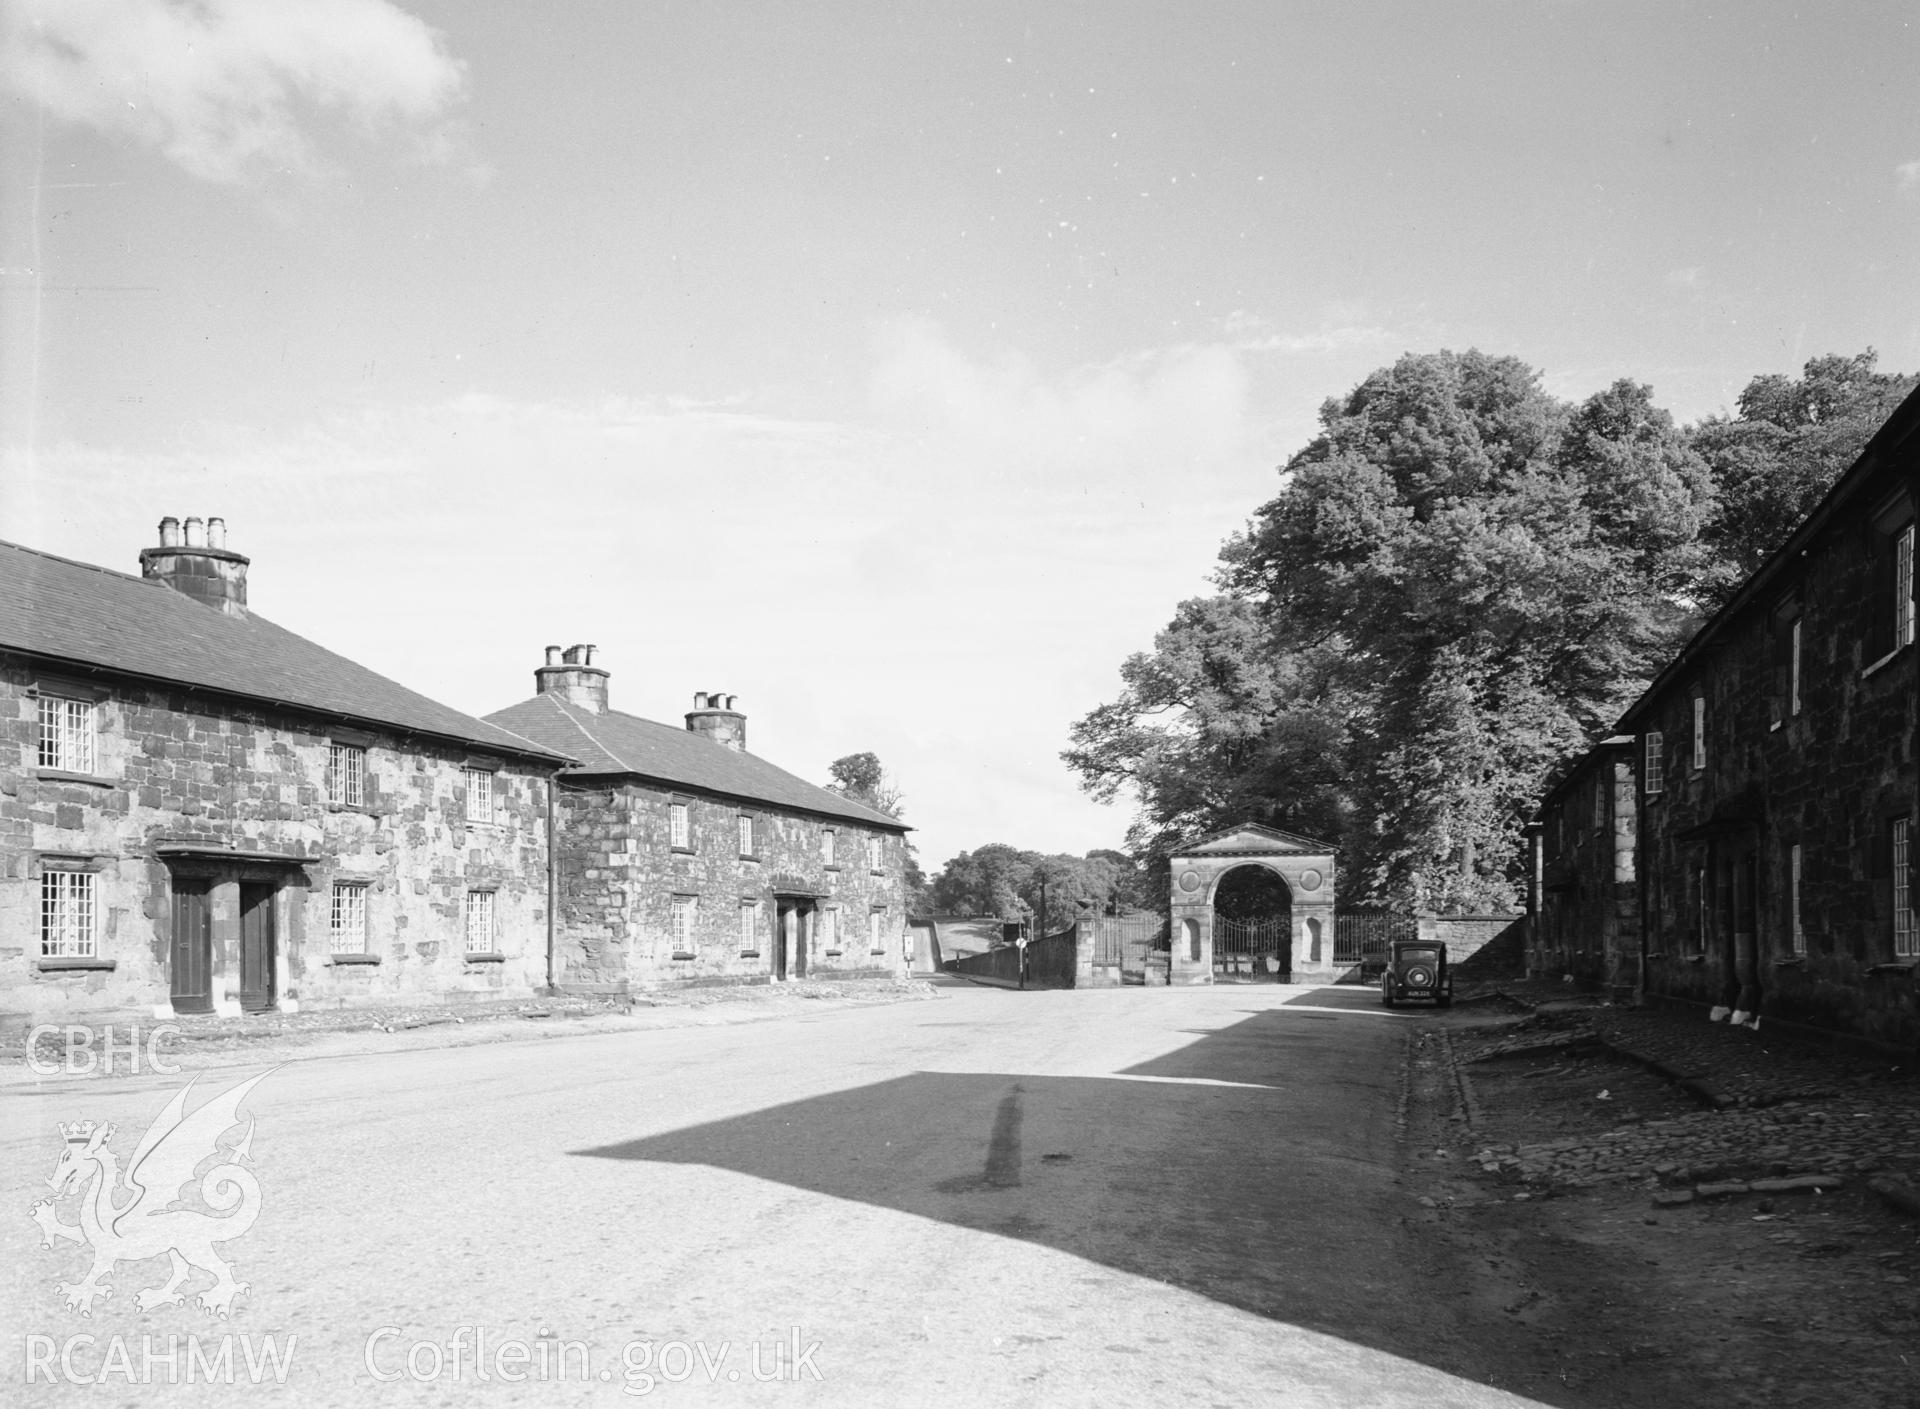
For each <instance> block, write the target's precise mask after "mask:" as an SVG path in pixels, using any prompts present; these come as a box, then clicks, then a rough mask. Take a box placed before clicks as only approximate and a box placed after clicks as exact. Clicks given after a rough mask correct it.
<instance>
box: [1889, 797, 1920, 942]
mask: <svg viewBox="0 0 1920 1409" xmlns="http://www.w3.org/2000/svg"><path fill="white" fill-rule="evenodd" d="M1912 822H1913V819H1912V818H1910V817H1896V818H1894V819H1893V848H1892V850H1893V952H1894V954H1895V955H1897V956H1898V957H1900V958H1903V959H1904V958H1912V957H1915V956H1920V935H1916V933H1915V927H1914V916H1913V881H1912V876H1911V873H1910V872H1909V871H1908V869H1907V868H1908V867H1909V866H1910V865H1911V864H1912V855H1913V854H1912V852H1911V851H1910V850H1909V848H1910V847H1911V846H1912V845H1913V840H1912Z"/></svg>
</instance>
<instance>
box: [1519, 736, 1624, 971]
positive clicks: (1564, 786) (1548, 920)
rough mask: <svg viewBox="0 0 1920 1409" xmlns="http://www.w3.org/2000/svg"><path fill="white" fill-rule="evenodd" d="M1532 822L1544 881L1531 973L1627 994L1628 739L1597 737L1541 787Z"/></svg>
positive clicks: (1531, 947)
mask: <svg viewBox="0 0 1920 1409" xmlns="http://www.w3.org/2000/svg"><path fill="white" fill-rule="evenodd" d="M1537 821H1538V828H1537V831H1536V833H1535V835H1536V837H1537V843H1536V844H1537V845H1538V846H1539V848H1540V853H1541V854H1540V858H1539V872H1540V878H1541V882H1542V885H1541V892H1540V895H1539V897H1538V901H1537V904H1538V914H1539V924H1537V925H1536V926H1534V928H1533V933H1532V935H1531V942H1530V946H1529V953H1528V964H1527V967H1528V970H1529V972H1531V973H1534V974H1537V975H1544V976H1546V977H1550V978H1562V977H1567V976H1571V977H1572V978H1573V980H1574V981H1575V982H1576V983H1577V984H1579V985H1580V986H1581V987H1583V988H1587V989H1590V990H1591V989H1598V990H1605V991H1606V992H1608V993H1610V994H1612V995H1614V996H1616V997H1620V998H1626V997H1630V996H1631V995H1632V993H1633V991H1634V989H1635V987H1636V985H1637V983H1638V979H1639V971H1640V925H1639V883H1638V880H1637V871H1636V866H1637V858H1636V847H1637V844H1638V840H1637V839H1638V833H1639V821H1638V795H1637V792H1636V788H1635V784H1634V771H1633V760H1632V747H1631V745H1630V744H1629V745H1625V746H1623V745H1621V744H1619V743H1617V742H1615V743H1609V744H1600V745H1596V746H1595V747H1594V748H1593V750H1591V751H1590V752H1589V753H1588V754H1587V755H1586V756H1585V757H1583V758H1581V759H1580V760H1579V761H1578V763H1576V765H1575V766H1574V768H1573V769H1572V770H1571V771H1570V772H1569V773H1568V775H1567V776H1566V777H1565V778H1564V779H1563V780H1562V781H1561V782H1560V784H1559V785H1558V786H1556V787H1555V788H1554V790H1553V791H1552V792H1551V793H1549V794H1548V796H1547V800H1546V802H1545V803H1544V804H1543V805H1542V807H1541V809H1540V815H1539V817H1538V819H1537Z"/></svg>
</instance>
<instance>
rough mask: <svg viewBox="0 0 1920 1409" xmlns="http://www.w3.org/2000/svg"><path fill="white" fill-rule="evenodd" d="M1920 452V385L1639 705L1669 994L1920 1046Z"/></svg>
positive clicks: (1643, 846) (1653, 979) (1661, 991)
mask: <svg viewBox="0 0 1920 1409" xmlns="http://www.w3.org/2000/svg"><path fill="white" fill-rule="evenodd" d="M1916 466H1920V393H1916V394H1915V395H1913V396H1910V397H1909V398H1908V399H1907V400H1906V401H1905V402H1904V403H1903V404H1902V405H1901V406H1900V408H1899V409H1898V410H1897V411H1896V412H1895V413H1894V415H1893V416H1892V418H1891V419H1890V420H1889V421H1888V422H1887V424H1886V425H1885V426H1883V427H1882V428H1881V429H1880V431H1879V432H1878V433H1877V434H1876V435H1875V436H1874V438H1873V439H1872V440H1871V441H1870V442H1869V443H1868V445H1867V447H1866V450H1865V452H1864V453H1863V454H1862V455H1861V457H1860V459H1859V460H1858V461H1856V462H1855V464H1854V465H1853V466H1852V467H1851V468H1850V469H1849V470H1848V471H1847V473H1846V474H1845V475H1843V476H1842V477H1841V478H1840V480H1839V481H1838V482H1837V483H1836V484H1835V485H1834V486H1833V488H1832V490H1831V491H1830V492H1829V493H1828V494H1827V495H1826V497H1825V498H1824V499H1823V500H1822V501H1821V502H1820V504H1819V505H1818V507H1817V508H1815V509H1814V511H1813V512H1812V514H1811V515H1809V516H1808V518H1807V519H1806V520H1805V522H1803V523H1802V524H1801V525H1800V526H1799V527H1798V528H1797V529H1795V530H1794V532H1793V535H1792V536H1791V537H1790V538H1789V539H1788V540H1787V541H1786V543H1785V544H1784V545H1783V546H1782V547H1781V549H1780V550H1779V551H1778V552H1777V553H1775V554H1774V555H1773V556H1772V557H1771V558H1770V559H1769V560H1768V561H1767V562H1766V563H1765V564H1764V565H1762V566H1761V568H1760V569H1759V570H1758V571H1757V572H1755V573H1754V574H1753V576H1752V577H1751V578H1749V579H1748V580H1747V581H1746V582H1745V583H1744V584H1742V586H1741V587H1740V589H1739V591H1738V592H1737V593H1736V594H1735V596H1734V597H1733V598H1732V600H1731V601H1729V602H1728V604H1727V605H1726V606H1725V608H1723V609H1722V610H1721V611H1720V612H1719V613H1717V614H1716V615H1715V616H1714V617H1713V618H1712V619H1711V620H1710V621H1709V622H1708V623H1707V624H1706V625H1705V626H1704V627H1703V628H1702V629H1701V630H1700V632H1699V633H1698V634H1697V635H1696V636H1695V637H1694V638H1693V640H1692V641H1691V642H1689V643H1688V645H1687V647H1686V648H1685V649H1684V650H1683V651H1682V652H1681V653H1680V655H1679V657H1678V658H1677V659H1675V660H1674V661H1673V662H1672V664H1670V665H1669V666H1668V667H1667V668H1666V669H1665V670H1664V671H1663V672H1661V674H1660V676H1659V677H1658V678H1657V679H1656V680H1655V681H1654V682H1653V685H1652V686H1651V687H1650V688H1649V689H1648V690H1647V692H1646V694H1645V695H1643V696H1642V697H1641V698H1640V700H1639V701H1638V702H1637V703H1636V704H1635V705H1634V706H1633V707H1632V708H1631V709H1630V710H1629V711H1628V712H1627V713H1626V715H1625V716H1624V717H1623V718H1622V720H1621V725H1620V728H1621V730H1622V732H1625V733H1631V734H1632V735H1633V736H1634V737H1635V741H1636V742H1635V748H1634V766H1635V771H1636V775H1637V784H1638V789H1639V793H1640V798H1641V807H1640V840H1639V848H1638V850H1639V856H1640V861H1641V874H1642V876H1643V885H1644V896H1643V903H1644V911H1643V914H1644V934H1645V945H1646V989H1647V992H1648V995H1649V996H1650V997H1652V998H1654V999H1664V1000H1671V1001H1683V1002H1688V1003H1697V1004H1700V1005H1702V1006H1703V1007H1705V1008H1708V1009H1710V1010H1711V1011H1712V1013H1713V1015H1714V1016H1716V1017H1731V1018H1733V1019H1734V1020H1737V1021H1738V1020H1752V1019H1754V1018H1757V1017H1764V1018H1765V1019H1766V1020H1767V1021H1769V1022H1780V1023H1788V1024H1798V1025H1804V1026H1806V1027H1810V1028H1816V1029H1822V1030H1826V1031H1829V1032H1835V1033H1842V1034H1848V1035H1851V1036H1855V1037H1861V1038H1866V1039H1868V1040H1870V1041H1873V1042H1876V1043H1880V1044H1885V1045H1888V1046H1894V1047H1901V1048H1912V1047H1914V1046H1916V1045H1920V992H1917V991H1916V990H1917V988H1920V968H1917V966H1920V934H1917V933H1916V929H1915V922H1914V862H1915V857H1914V851H1913V823H1914V817H1915V813H1916V800H1915V788H1916V770H1915V762H1914V727H1915V709H1914V698H1915V666H1914V657H1915V647H1914V597H1913V540H1914V500H1915V470H1916Z"/></svg>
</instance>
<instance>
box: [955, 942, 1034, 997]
mask: <svg viewBox="0 0 1920 1409" xmlns="http://www.w3.org/2000/svg"><path fill="white" fill-rule="evenodd" d="M947 971H948V972H949V973H956V974H964V975H966V976H967V977H968V978H977V979H985V980H986V981H988V982H990V983H1000V984H1010V985H1012V986H1014V987H1018V986H1019V984H1020V946H1019V945H1017V944H1003V945H1001V946H1000V947H999V948H998V949H988V950H985V951H983V952H981V953H979V954H968V955H965V956H964V957H962V958H959V959H953V960H950V961H949V962H948V964H947Z"/></svg>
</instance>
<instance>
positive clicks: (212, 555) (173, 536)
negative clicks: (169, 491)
mask: <svg viewBox="0 0 1920 1409" xmlns="http://www.w3.org/2000/svg"><path fill="white" fill-rule="evenodd" d="M247 562H248V560H247V559H246V558H243V557H241V556H240V554H238V553H233V552H229V551H228V550H227V521H226V520H225V519H218V518H214V519H207V520H205V521H204V522H202V521H201V520H200V519H197V518H190V519H188V520H187V521H186V523H185V524H184V525H183V524H182V523H181V522H180V520H179V519H176V518H174V517H173V516H172V515H171V514H169V515H168V516H167V517H166V518H164V519H162V520H160V546H159V547H157V548H142V549H141V550H140V575H141V576H142V577H150V578H153V579H154V580H156V581H159V582H164V583H166V584H167V586H169V587H171V588H172V589H173V590H174V591H176V592H179V593H181V594H182V595H184V596H188V597H191V598H193V600H194V601H196V602H199V603H201V604H202V605H204V606H209V607H212V608H213V609H214V610H215V611H219V612H225V613H226V614H227V615H228V616H245V615H246V614H247Z"/></svg>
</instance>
